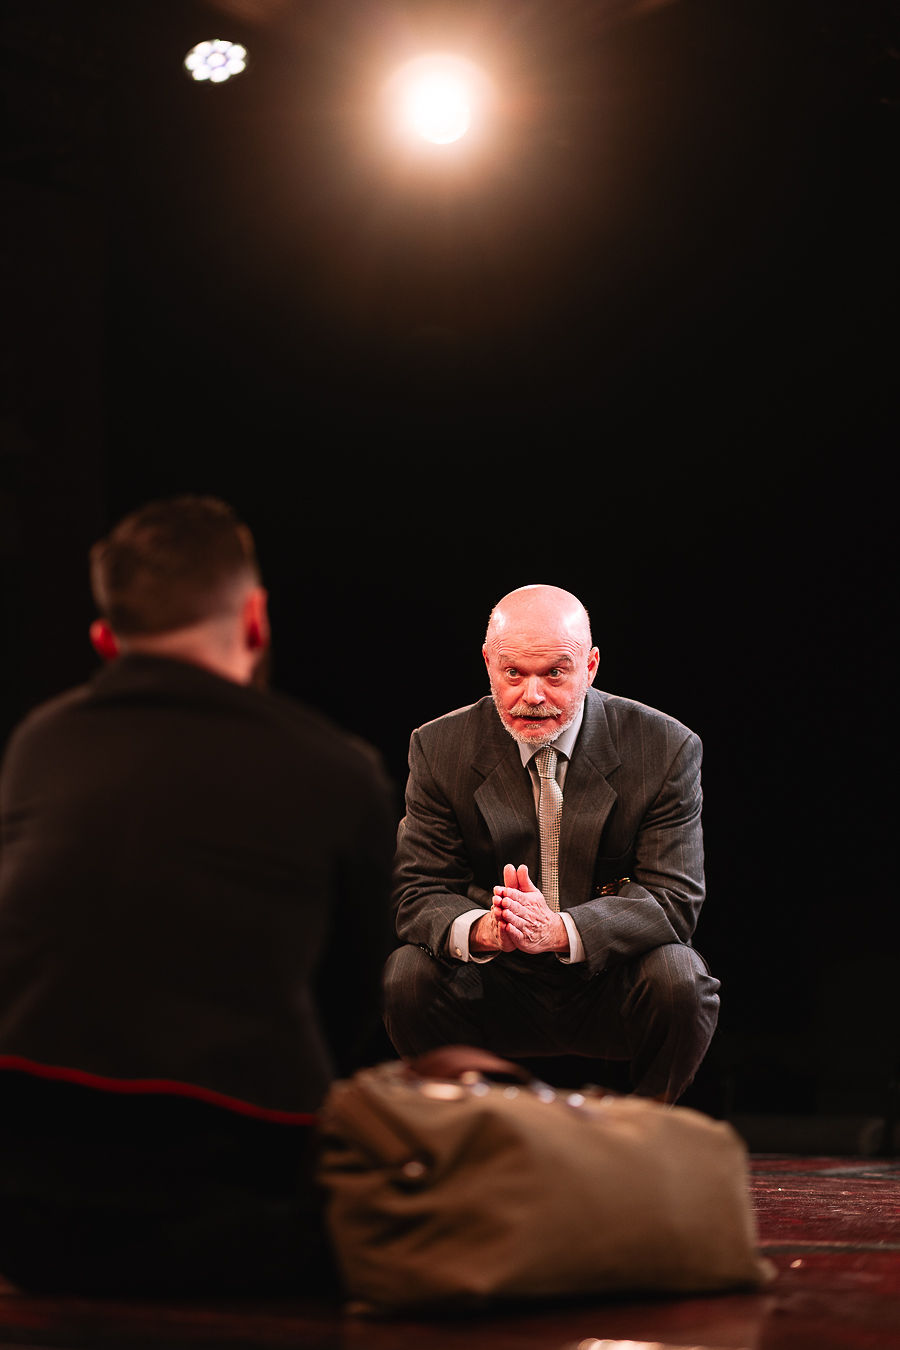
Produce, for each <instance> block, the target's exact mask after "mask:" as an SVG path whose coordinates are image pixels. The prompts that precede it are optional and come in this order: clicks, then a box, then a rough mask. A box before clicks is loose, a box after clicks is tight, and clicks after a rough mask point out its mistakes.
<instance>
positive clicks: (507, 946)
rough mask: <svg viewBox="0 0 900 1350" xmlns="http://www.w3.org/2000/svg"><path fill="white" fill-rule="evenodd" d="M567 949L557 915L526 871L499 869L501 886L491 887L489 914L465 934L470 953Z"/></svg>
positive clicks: (507, 865)
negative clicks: (501, 873)
mask: <svg viewBox="0 0 900 1350" xmlns="http://www.w3.org/2000/svg"><path fill="white" fill-rule="evenodd" d="M568 947H569V935H568V933H567V932H566V926H565V924H564V923H563V921H562V919H561V918H560V917H559V915H558V914H557V913H556V912H555V911H554V910H552V909H551V908H550V907H549V905H548V904H547V902H546V900H545V899H544V897H543V895H542V894H541V892H540V891H539V890H538V888H537V886H535V884H534V882H533V881H532V880H531V877H530V876H529V875H528V868H527V867H526V866H524V864H523V865H522V866H521V867H518V868H516V867H513V865H512V863H507V864H506V866H505V867H504V869H503V885H502V886H495V887H494V898H493V902H492V904H491V908H490V910H489V911H488V912H487V914H485V915H484V916H483V917H482V918H480V919H479V920H478V922H477V923H476V924H474V925H473V926H472V929H471V932H470V934H469V948H470V950H471V951H474V952H476V953H478V954H479V955H483V954H485V953H487V952H516V951H518V952H528V953H530V954H531V955H534V954H536V953H537V952H561V951H567V950H568Z"/></svg>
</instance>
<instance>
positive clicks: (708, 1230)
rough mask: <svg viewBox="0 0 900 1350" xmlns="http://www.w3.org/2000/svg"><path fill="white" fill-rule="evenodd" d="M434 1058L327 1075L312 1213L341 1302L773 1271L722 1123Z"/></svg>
mask: <svg viewBox="0 0 900 1350" xmlns="http://www.w3.org/2000/svg"><path fill="white" fill-rule="evenodd" d="M449 1054H450V1059H449V1060H448V1059H447V1056H446V1055H445V1056H444V1057H443V1060H441V1058H440V1052H438V1059H437V1064H438V1076H431V1073H432V1071H431V1070H429V1073H427V1074H424V1075H423V1073H422V1070H421V1068H419V1069H418V1071H414V1069H413V1068H412V1067H411V1066H409V1065H407V1064H404V1063H386V1064H380V1065H377V1066H375V1067H373V1068H368V1069H363V1070H361V1071H360V1072H358V1073H356V1074H355V1075H354V1076H353V1077H351V1078H348V1079H345V1080H342V1081H340V1082H337V1083H335V1084H334V1085H333V1087H332V1089H331V1091H330V1093H329V1095H328V1097H327V1099H326V1102H325V1104H324V1108H323V1110H322V1112H321V1113H320V1137H321V1164H320V1179H321V1181H322V1183H323V1185H324V1187H325V1191H326V1198H327V1211H326V1212H327V1219H328V1225H329V1230H330V1234H331V1238H332V1241H333V1243H334V1246H335V1250H336V1254H337V1258H338V1261H339V1264H340V1267H341V1272H342V1275H343V1279H344V1284H345V1287H346V1290H347V1294H348V1297H349V1298H350V1299H351V1300H352V1301H353V1302H354V1303H355V1304H356V1310H357V1311H359V1312H366V1311H369V1312H375V1313H377V1312H388V1313H389V1312H396V1311H410V1310H418V1311H427V1310H429V1309H433V1310H439V1309H441V1308H447V1309H455V1310H459V1309H462V1308H478V1307H483V1306H485V1305H487V1304H488V1303H492V1302H494V1301H499V1300H508V1299H515V1300H523V1299H540V1298H557V1297H559V1296H561V1295H588V1294H603V1293H607V1292H608V1293H620V1292H622V1291H634V1292H638V1291H644V1292H666V1293H677V1294H689V1293H701V1292H708V1291H714V1290H725V1289H737V1288H755V1287H759V1286H760V1285H762V1284H764V1283H765V1282H767V1280H768V1279H769V1278H770V1277H771V1275H772V1274H773V1270H772V1267H771V1265H770V1263H768V1262H767V1261H765V1260H764V1259H763V1258H761V1257H760V1256H759V1254H758V1252H757V1248H756V1235H755V1224H754V1216H753V1212H752V1208H751V1204H750V1199H749V1189H748V1168H747V1152H746V1147H745V1145H744V1143H743V1141H742V1140H741V1139H740V1137H739V1136H738V1135H737V1133H736V1132H735V1131H734V1130H733V1129H732V1127H731V1126H730V1125H728V1124H727V1123H725V1122H722V1121H716V1120H713V1119H712V1118H710V1117H708V1116H705V1115H703V1114H702V1113H700V1112H697V1111H694V1110H691V1109H688V1108H683V1107H677V1106H676V1107H668V1106H662V1105H660V1104H658V1103H656V1102H652V1101H647V1100H646V1099H642V1098H638V1097H629V1096H619V1095H616V1094H612V1093H608V1092H604V1091H603V1090H601V1089H594V1090H591V1089H584V1090H582V1091H581V1092H577V1093H576V1092H571V1091H569V1090H565V1091H560V1090H554V1089H552V1088H550V1087H547V1086H546V1085H545V1084H542V1083H539V1082H536V1081H533V1080H527V1079H526V1081H523V1082H509V1081H506V1082H498V1081H494V1080H493V1079H494V1077H495V1076H496V1074H497V1073H498V1072H499V1073H500V1075H501V1077H502V1076H506V1077H507V1078H515V1077H516V1076H519V1077H521V1076H522V1075H521V1071H520V1070H519V1069H518V1068H517V1066H514V1065H511V1064H507V1063H506V1062H505V1061H502V1060H494V1059H493V1057H491V1056H487V1055H484V1054H483V1053H482V1052H480V1051H474V1052H471V1053H468V1054H467V1052H466V1050H465V1049H464V1048H462V1047H454V1048H452V1050H451V1051H450V1052H449ZM454 1056H455V1059H454ZM426 1058H428V1057H426ZM420 1063H421V1062H420V1061H417V1062H416V1065H417V1066H419V1065H420ZM441 1063H443V1064H444V1066H445V1068H446V1066H447V1064H450V1065H451V1068H452V1072H450V1073H445V1074H444V1076H441V1074H440V1065H441ZM467 1063H468V1064H470V1065H471V1064H474V1063H480V1064H481V1065H482V1066H484V1067H486V1068H487V1069H488V1070H489V1072H490V1074H491V1076H490V1077H489V1076H487V1075H486V1074H485V1073H484V1072H481V1071H479V1070H478V1069H477V1068H469V1069H468V1070H466V1069H465V1068H460V1067H459V1066H460V1064H462V1065H465V1064H467Z"/></svg>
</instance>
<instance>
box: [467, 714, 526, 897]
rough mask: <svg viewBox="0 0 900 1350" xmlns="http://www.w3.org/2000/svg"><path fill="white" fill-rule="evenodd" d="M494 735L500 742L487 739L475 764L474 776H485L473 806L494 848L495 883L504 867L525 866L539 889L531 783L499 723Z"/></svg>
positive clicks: (494, 738)
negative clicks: (506, 865)
mask: <svg viewBox="0 0 900 1350" xmlns="http://www.w3.org/2000/svg"><path fill="white" fill-rule="evenodd" d="M495 717H496V714H495ZM497 731H498V732H499V735H500V736H501V737H502V740H499V739H498V738H497V735H495V736H494V737H492V738H486V739H485V743H484V744H483V745H482V746H481V747H480V749H479V752H478V755H477V757H476V759H475V761H474V765H473V767H474V768H475V770H476V772H478V773H481V774H483V775H484V781H483V782H482V784H481V786H480V787H478V788H476V789H475V803H476V805H477V807H478V809H479V811H480V812H481V815H482V817H483V819H484V822H485V824H486V825H487V827H488V830H489V832H490V836H491V839H492V841H493V844H494V852H495V855H496V858H497V866H498V875H497V881H498V883H499V882H500V881H501V879H502V875H503V866H504V864H505V863H512V864H513V865H514V866H516V867H518V866H519V865H521V864H522V863H525V864H526V865H527V867H528V872H529V875H530V876H532V877H533V878H534V879H535V884H536V885H540V878H539V876H538V870H537V869H538V841H537V832H536V829H535V813H534V796H533V793H532V789H531V780H530V779H529V776H528V770H527V769H525V768H524V767H523V765H522V760H521V757H520V755H519V748H518V746H517V745H516V743H515V741H514V740H513V739H512V737H511V736H509V735H508V734H507V732H506V731H505V730H504V729H503V727H502V725H501V724H500V721H499V719H498V720H497Z"/></svg>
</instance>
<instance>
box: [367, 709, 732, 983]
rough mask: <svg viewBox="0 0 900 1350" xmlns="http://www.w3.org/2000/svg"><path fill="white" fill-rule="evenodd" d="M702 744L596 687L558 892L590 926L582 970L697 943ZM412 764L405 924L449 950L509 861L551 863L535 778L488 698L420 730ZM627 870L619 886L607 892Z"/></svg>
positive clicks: (404, 846) (403, 851) (402, 872)
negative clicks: (543, 848)
mask: <svg viewBox="0 0 900 1350" xmlns="http://www.w3.org/2000/svg"><path fill="white" fill-rule="evenodd" d="M701 755H702V749H701V744H700V740H699V737H697V736H696V735H695V733H694V732H692V731H690V730H689V729H688V728H687V727H686V726H683V725H682V724H681V723H680V722H677V721H675V719H674V718H672V717H668V716H666V714H665V713H661V712H658V711H657V710H656V709H655V708H649V707H646V706H645V705H644V704H641V703H636V702H634V701H633V700H631V699H626V698H620V697H618V696H617V695H615V694H607V693H603V692H601V691H600V690H597V689H589V690H588V694H587V699H586V703H585V711H584V720H583V722H582V727H581V732H580V734H579V737H578V741H577V743H576V746H575V750H574V753H573V755H572V759H571V762H570V764H569V767H568V771H567V775H566V782H565V800H564V806H563V816H562V828H561V834H560V851H559V859H560V863H559V865H560V903H561V906H562V908H563V909H564V910H568V911H569V912H570V913H571V914H572V917H573V919H574V921H575V924H576V926H577V928H578V931H579V933H580V934H581V938H582V941H583V943H584V947H585V953H586V963H585V966H584V967H582V969H583V970H584V973H585V974H595V973H596V972H598V971H601V970H603V969H604V968H605V967H606V966H607V964H608V963H610V962H615V961H621V960H629V959H631V958H634V957H637V956H639V955H641V953H643V952H645V951H648V950H650V949H651V948H653V947H659V946H662V945H664V944H666V943H671V942H681V943H687V944H689V943H690V939H691V935H692V933H693V931H694V928H695V926H696V922H697V916H698V913H699V910H700V906H701V905H702V903H703V898H704V894H705V888H704V875H703V835H702V827H701V803H702V793H701V787H700V761H701ZM409 770H410V772H409V780H408V783H407V789H406V814H405V816H404V818H403V820H402V821H401V824H400V829H399V832H398V843H397V855H396V863H395V890H394V904H395V916H396V925H397V935H398V937H399V938H400V940H401V941H403V942H410V943H417V944H419V945H420V946H423V947H425V948H426V949H427V950H429V951H431V952H432V953H434V954H436V955H445V954H446V941H447V937H448V933H449V929H450V925H451V923H452V922H453V920H454V919H455V918H456V917H457V916H458V915H460V914H463V913H465V912H466V911H467V910H469V909H473V908H475V906H477V905H483V906H484V907H485V908H486V909H487V908H489V907H490V903H491V895H492V891H493V887H494V886H495V885H497V884H498V883H500V882H501V881H502V876H503V865H504V863H513V864H515V865H519V864H521V863H527V865H528V869H529V873H530V875H531V876H533V877H539V875H540V872H539V857H538V830H537V821H536V817H535V809H534V798H533V795H532V788H531V782H530V779H529V775H528V771H527V770H526V769H524V768H523V766H522V761H521V758H520V755H519V750H518V746H517V745H516V743H515V741H514V740H513V739H512V737H511V736H510V735H509V733H508V732H507V731H506V730H505V729H504V727H503V725H502V723H501V722H500V719H499V717H498V715H497V712H496V710H495V708H494V704H493V700H492V699H491V698H490V697H485V698H483V699H481V700H480V701H479V702H478V703H473V704H471V705H470V706H469V707H466V708H460V709H458V710H457V711H455V712H451V713H448V714H447V715H446V716H445V717H440V718H438V719H436V720H435V721H433V722H428V723H426V725H425V726H422V727H419V728H418V729H417V730H416V731H414V732H413V734H412V738H411V740H410V748H409ZM623 876H628V877H630V878H631V880H630V882H629V883H628V884H626V885H624V886H622V887H621V888H620V889H619V892H618V894H611V895H601V894H599V892H600V890H601V889H602V887H603V886H605V885H607V884H609V883H611V882H614V881H616V880H617V879H618V878H619V877H623ZM523 959H525V960H531V961H533V960H535V958H534V957H531V958H523ZM560 969H561V970H573V969H575V968H574V967H568V966H563V967H561V968H560Z"/></svg>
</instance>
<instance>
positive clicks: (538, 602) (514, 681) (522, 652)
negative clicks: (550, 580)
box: [483, 586, 600, 746]
mask: <svg viewBox="0 0 900 1350" xmlns="http://www.w3.org/2000/svg"><path fill="white" fill-rule="evenodd" d="M483 654H484V660H485V664H486V665H487V669H488V676H489V678H490V682H491V693H492V694H493V697H494V703H495V704H496V707H497V711H498V713H499V715H500V720H501V721H502V723H503V725H504V726H505V727H506V729H507V731H508V732H509V733H510V735H511V736H513V737H514V738H515V739H516V740H518V741H521V742H522V743H523V744H528V745H534V746H538V745H541V744H549V743H550V742H551V741H553V740H554V739H555V738H556V737H557V736H559V735H560V734H561V733H562V732H563V731H564V730H565V729H566V727H568V726H571V724H572V722H573V721H574V719H575V717H576V716H577V714H578V711H579V709H580V707H581V705H582V704H583V702H584V696H585V694H586V692H587V689H588V686H589V685H590V684H591V683H592V682H593V679H594V676H595V675H596V673H597V666H598V664H599V661H600V654H599V652H598V651H597V648H596V647H594V646H593V645H592V642H591V626H590V620H589V618H588V612H587V610H586V609H585V607H584V605H583V604H582V603H581V601H580V600H579V599H578V597H577V596H575V595H573V594H572V593H571V591H564V590H562V589H561V588H560V587H559V586H520V587H519V588H518V590H515V591H510V593H509V594H508V595H505V596H504V597H503V599H502V600H501V601H499V603H498V604H496V605H495V606H494V609H493V610H492V612H491V617H490V620H489V622H488V627H487V633H486V634H485V640H484V647H483Z"/></svg>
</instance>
